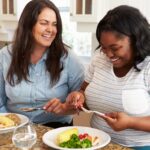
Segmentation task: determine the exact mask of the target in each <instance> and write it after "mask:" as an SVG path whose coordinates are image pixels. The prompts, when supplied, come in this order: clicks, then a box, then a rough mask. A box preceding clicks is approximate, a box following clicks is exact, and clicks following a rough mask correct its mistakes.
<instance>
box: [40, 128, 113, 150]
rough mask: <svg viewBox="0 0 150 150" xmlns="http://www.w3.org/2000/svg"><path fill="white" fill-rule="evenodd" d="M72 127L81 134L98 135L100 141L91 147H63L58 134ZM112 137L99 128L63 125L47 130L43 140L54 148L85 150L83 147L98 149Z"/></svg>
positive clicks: (86, 149)
mask: <svg viewBox="0 0 150 150" xmlns="http://www.w3.org/2000/svg"><path fill="white" fill-rule="evenodd" d="M71 128H77V129H78V131H79V134H84V133H88V134H89V135H91V136H97V137H99V138H100V142H99V143H98V144H97V145H95V146H93V147H90V148H62V147H59V146H58V145H57V136H58V134H59V133H61V132H63V131H65V130H68V129H71ZM110 139H111V138H110V136H109V135H108V134H107V133H105V132H104V131H101V130H98V129H95V128H90V127H83V126H71V127H61V128H57V129H53V130H50V131H48V132H46V133H45V134H44V135H43V137H42V140H43V142H44V143H45V144H46V145H48V146H50V147H52V148H54V149H59V150H83V149H84V150H96V149H99V148H102V147H104V146H106V145H107V144H108V143H109V142H110Z"/></svg>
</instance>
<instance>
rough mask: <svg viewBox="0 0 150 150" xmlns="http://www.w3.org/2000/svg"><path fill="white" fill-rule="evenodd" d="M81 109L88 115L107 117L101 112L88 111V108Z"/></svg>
mask: <svg viewBox="0 0 150 150" xmlns="http://www.w3.org/2000/svg"><path fill="white" fill-rule="evenodd" d="M81 109H82V110H83V111H84V112H86V113H95V114H97V115H100V116H105V114H104V113H101V112H99V111H95V110H88V109H86V108H84V107H81Z"/></svg>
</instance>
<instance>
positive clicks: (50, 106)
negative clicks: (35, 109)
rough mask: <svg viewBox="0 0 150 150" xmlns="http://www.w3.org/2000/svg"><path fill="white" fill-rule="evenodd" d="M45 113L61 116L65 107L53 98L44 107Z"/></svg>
mask: <svg viewBox="0 0 150 150" xmlns="http://www.w3.org/2000/svg"><path fill="white" fill-rule="evenodd" d="M43 108H44V110H45V111H46V112H50V113H55V114H58V115H62V114H64V112H65V109H66V106H65V104H64V103H62V102H61V101H60V100H59V99H57V98H54V99H52V100H50V101H49V102H48V103H46V104H45V105H44V107H43Z"/></svg>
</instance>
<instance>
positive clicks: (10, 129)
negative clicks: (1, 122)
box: [0, 113, 29, 134]
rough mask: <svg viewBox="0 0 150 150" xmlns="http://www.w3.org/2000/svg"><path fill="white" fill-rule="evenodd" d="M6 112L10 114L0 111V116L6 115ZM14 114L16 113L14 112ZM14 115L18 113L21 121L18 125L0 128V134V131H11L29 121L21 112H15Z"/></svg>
mask: <svg viewBox="0 0 150 150" xmlns="http://www.w3.org/2000/svg"><path fill="white" fill-rule="evenodd" d="M8 114H11V113H0V116H5V115H8ZM14 114H16V113H14ZM16 115H18V116H19V118H20V119H21V123H20V124H19V125H18V126H12V127H8V128H2V129H0V134H1V133H6V132H11V131H12V130H14V129H15V128H16V127H19V126H23V125H25V124H27V123H28V122H29V118H28V117H27V116H25V115H21V114H16Z"/></svg>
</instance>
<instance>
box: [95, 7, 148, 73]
mask: <svg viewBox="0 0 150 150" xmlns="http://www.w3.org/2000/svg"><path fill="white" fill-rule="evenodd" d="M103 31H112V32H117V34H120V35H125V36H128V37H129V39H130V42H131V46H132V48H133V51H134V54H135V58H134V67H135V68H136V69H137V70H139V69H138V68H137V64H138V63H140V62H142V61H143V60H144V59H145V57H146V56H149V55H150V26H149V23H148V21H147V20H146V18H145V17H144V16H143V15H142V14H141V13H140V11H139V10H138V9H136V8H134V7H131V6H127V5H121V6H118V7H116V8H114V9H112V10H110V11H108V13H107V14H106V15H105V16H104V17H103V19H102V20H101V21H100V22H99V23H98V25H97V29H96V38H97V40H98V42H99V46H98V47H97V49H98V48H100V47H101V45H100V37H101V33H102V32H103Z"/></svg>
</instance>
